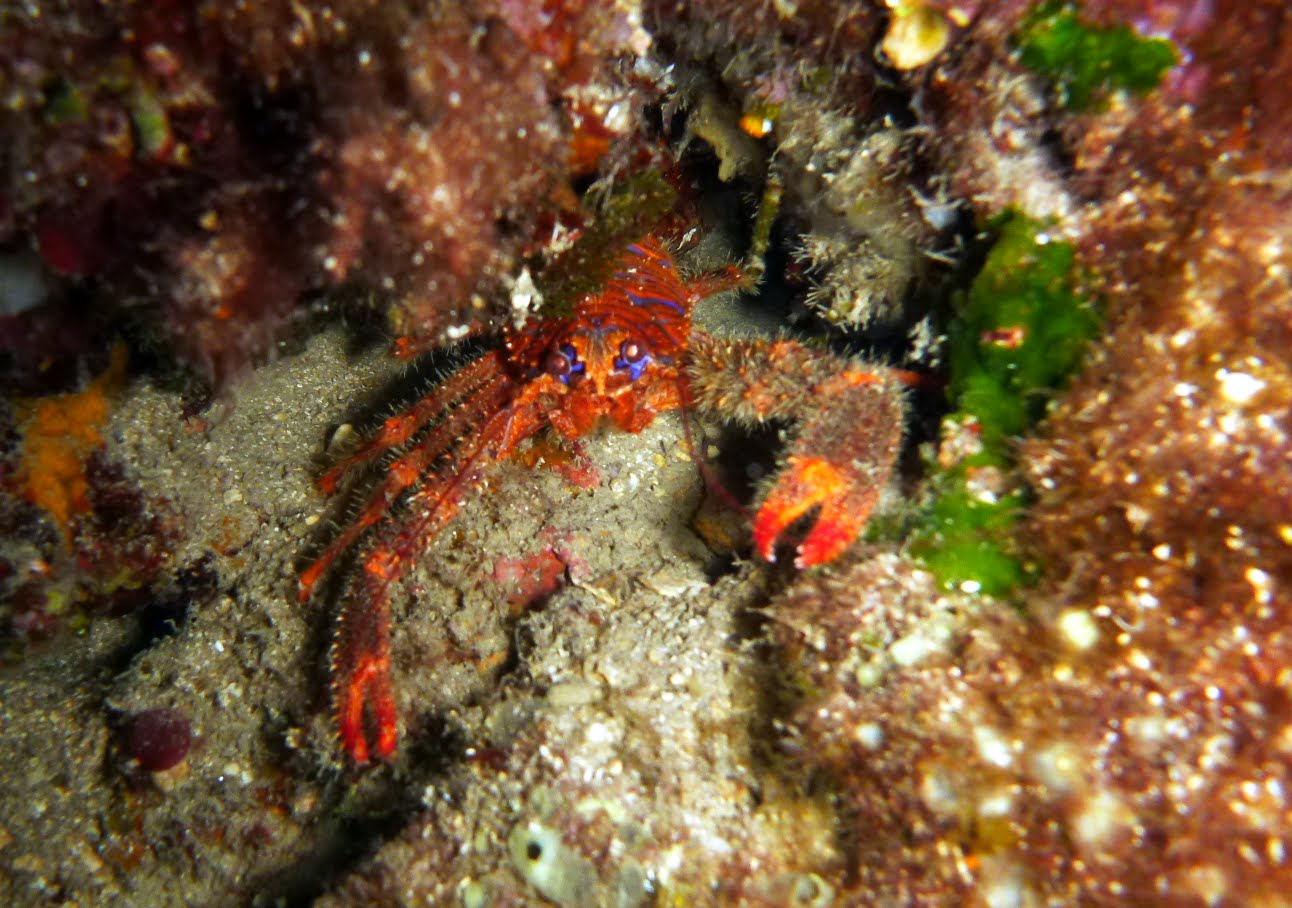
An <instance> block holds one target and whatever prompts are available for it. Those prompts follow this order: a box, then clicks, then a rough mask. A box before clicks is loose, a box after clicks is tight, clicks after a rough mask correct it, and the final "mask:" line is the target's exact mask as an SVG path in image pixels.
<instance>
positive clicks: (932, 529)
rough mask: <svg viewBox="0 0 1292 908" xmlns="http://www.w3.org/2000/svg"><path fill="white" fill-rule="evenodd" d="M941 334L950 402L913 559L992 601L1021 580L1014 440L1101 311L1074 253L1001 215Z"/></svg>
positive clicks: (1039, 411) (1076, 358)
mask: <svg viewBox="0 0 1292 908" xmlns="http://www.w3.org/2000/svg"><path fill="white" fill-rule="evenodd" d="M992 226H993V227H994V229H995V231H996V234H997V238H996V242H995V245H994V246H993V247H992V249H991V252H990V253H989V254H988V256H987V260H986V262H985V263H984V265H983V269H982V271H981V272H980V273H979V275H978V277H977V278H976V279H975V280H974V282H973V285H972V286H971V287H970V288H969V290H968V291H967V292H966V293H964V294H962V295H960V296H959V297H958V298H957V299H956V300H954V302H953V309H954V312H953V317H952V320H951V323H950V325H949V326H948V330H947V333H948V348H949V349H948V365H949V371H950V376H949V387H948V396H949V398H950V402H951V405H952V408H953V409H952V412H951V413H950V414H948V415H947V416H946V417H945V418H944V420H943V426H942V442H941V446H940V448H939V450H938V452H937V456H936V459H935V462H934V463H933V464H932V471H931V474H932V475H931V482H930V489H931V491H930V496H929V502H928V504H927V505H926V507H925V509H924V511H923V513H922V514H921V516H920V518H919V519H918V524H917V529H916V532H915V535H914V538H913V539H912V551H913V552H914V553H915V554H916V555H918V556H919V557H920V558H921V559H922V560H923V561H924V562H925V563H926V564H927V565H928V567H929V568H930V569H931V570H932V571H933V572H934V573H935V575H936V576H937V577H938V579H939V581H940V582H942V583H943V584H944V585H945V586H947V587H955V588H958V589H963V590H966V591H971V592H982V593H987V594H991V595H1002V594H1005V593H1008V592H1009V591H1010V590H1011V589H1013V588H1014V587H1015V586H1017V585H1018V584H1019V583H1021V582H1024V581H1025V580H1027V579H1028V577H1029V575H1030V573H1031V569H1030V568H1029V567H1028V566H1027V565H1025V563H1024V561H1023V558H1022V556H1021V551H1020V547H1019V545H1018V543H1017V540H1016V539H1015V529H1016V527H1017V524H1018V521H1019V519H1020V517H1021V516H1022V513H1023V509H1024V507H1025V506H1026V503H1027V491H1026V489H1025V488H1024V487H1023V486H1022V483H1021V480H1020V478H1019V477H1018V475H1017V471H1016V470H1015V469H1014V467H1015V462H1014V443H1015V439H1016V438H1017V436H1019V435H1020V434H1022V433H1024V432H1026V431H1027V430H1028V429H1029V428H1030V427H1031V426H1032V425H1034V424H1035V423H1036V421H1037V420H1039V419H1040V418H1041V417H1042V416H1043V415H1044V413H1045V407H1046V402H1047V401H1048V400H1049V399H1050V397H1051V392H1052V391H1053V390H1054V389H1056V388H1059V387H1061V386H1062V385H1063V384H1064V382H1065V381H1066V380H1067V378H1068V377H1069V376H1070V375H1071V374H1072V373H1073V372H1075V371H1076V369H1077V368H1078V367H1079V366H1080V364H1081V360H1082V357H1083V354H1084V351H1085V349H1086V347H1087V345H1088V344H1089V342H1090V341H1091V340H1092V339H1093V338H1094V337H1096V336H1097V334H1098V331H1099V326H1100V317H1099V312H1098V310H1097V308H1096V306H1095V305H1094V303H1093V302H1092V300H1091V299H1090V297H1089V295H1088V294H1087V293H1086V292H1085V291H1084V288H1083V281H1082V277H1081V274H1080V271H1079V269H1078V268H1077V267H1076V263H1075V254H1074V250H1073V248H1072V246H1071V245H1070V244H1068V243H1064V242H1060V241H1058V240H1057V239H1056V238H1055V237H1054V236H1052V235H1051V234H1050V233H1049V231H1048V229H1047V227H1046V226H1045V225H1043V224H1040V223H1037V222H1035V221H1031V220H1029V219H1027V218H1025V217H1022V216H1020V215H1017V214H1012V213H1011V214H1006V215H1005V216H1003V217H1002V218H1000V219H998V220H997V221H996V222H995V223H994V224H993V225H992Z"/></svg>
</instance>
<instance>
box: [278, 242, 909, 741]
mask: <svg viewBox="0 0 1292 908" xmlns="http://www.w3.org/2000/svg"><path fill="white" fill-rule="evenodd" d="M742 283H744V277H743V276H742V275H741V274H740V272H739V271H737V270H736V269H734V268H733V269H727V270H725V271H720V272H716V273H713V274H709V275H702V276H700V277H698V278H695V279H691V280H684V279H683V278H681V277H680V276H679V275H678V273H677V271H676V270H675V268H674V265H673V261H672V259H671V258H670V256H669V254H668V252H667V251H666V250H665V248H664V247H663V246H662V245H661V244H660V243H659V242H658V241H656V240H654V239H651V238H647V239H643V240H641V241H639V242H637V243H633V244H632V245H629V246H628V247H627V248H626V249H624V250H623V252H622V254H621V255H620V257H619V259H618V262H617V268H616V271H615V273H614V276H613V278H612V279H611V280H610V281H609V282H608V283H607V285H606V286H605V288H604V289H602V290H601V291H599V292H596V293H589V294H586V295H585V296H583V297H582V298H581V299H579V300H578V301H577V303H576V304H575V306H574V308H573V311H572V313H571V314H569V315H568V316H564V317H559V318H558V317H551V318H544V319H539V320H537V321H535V322H531V323H530V324H527V325H525V326H524V327H522V328H520V329H516V330H509V331H507V332H506V334H505V335H504V338H503V344H502V345H501V347H500V348H499V349H494V350H491V351H490V352H487V353H485V354H484V355H482V356H481V357H480V358H478V359H476V360H474V361H473V362H471V363H470V364H469V365H466V366H463V367H462V368H461V369H459V370H458V371H457V372H455V373H454V374H453V375H451V376H450V377H449V378H448V379H447V380H446V381H445V382H443V383H442V384H440V385H439V386H438V387H436V388H434V389H433V390H432V391H430V393H428V394H427V395H426V396H425V397H423V398H421V399H420V400H418V401H417V402H416V403H414V404H413V405H412V406H411V407H409V408H408V409H407V410H406V411H405V412H403V413H400V414H398V415H396V416H392V417H391V418H389V419H387V420H386V422H385V423H384V424H383V425H382V427H381V428H380V430H378V431H377V432H376V434H375V435H374V436H373V437H372V438H370V439H369V440H368V441H367V443H366V444H365V445H364V447H363V448H362V449H361V450H359V451H358V452H357V453H356V454H354V455H353V456H352V457H350V458H349V459H347V460H345V461H344V462H342V463H340V464H338V465H337V466H336V467H334V468H333V469H331V470H329V471H328V472H327V473H326V474H324V476H323V477H322V479H321V480H320V486H321V487H322V488H323V490H324V491H325V492H328V493H331V492H332V491H334V490H335V488H336V486H337V484H338V482H339V480H340V479H341V478H342V477H343V476H344V475H345V474H347V473H349V472H350V471H351V470H352V469H353V468H355V467H356V466H359V465H361V464H364V463H367V462H369V461H371V460H372V459H373V458H375V457H376V456H378V455H380V454H382V453H383V452H386V451H390V450H392V449H394V450H399V449H403V450H402V453H399V454H398V456H396V457H395V459H394V460H393V461H392V462H391V463H390V465H389V467H388V468H387V472H386V475H385V479H384V481H382V482H381V484H380V485H379V486H378V488H377V489H376V490H375V491H374V492H373V494H372V497H371V498H369V499H368V501H367V503H366V504H365V505H364V507H363V508H362V510H361V511H360V512H359V515H358V517H357V518H356V519H355V520H354V522H353V523H351V524H350V525H349V526H348V527H346V528H345V529H344V530H343V531H342V532H341V533H340V535H338V536H337V537H336V539H335V540H333V541H332V543H331V544H330V545H329V546H328V547H327V549H326V550H325V551H324V552H323V553H322V554H321V555H320V556H319V557H318V559H317V560H315V561H314V562H313V563H312V564H310V565H309V567H307V568H306V569H305V571H304V572H303V573H302V574H301V577H300V586H299V593H300V598H301V600H302V601H305V600H308V599H309V597H310V594H311V593H312V591H313V590H314V587H315V586H316V585H317V583H318V581H319V579H320V578H321V577H322V576H323V574H324V573H325V572H326V571H327V570H328V568H329V566H330V565H331V564H332V562H333V561H335V560H336V558H337V556H339V555H340V554H341V553H342V552H344V551H345V550H346V549H348V548H349V547H350V546H351V545H352V544H353V543H354V542H355V541H356V540H358V539H359V538H360V537H361V536H363V535H364V534H365V533H366V532H367V531H368V529H369V528H370V527H373V526H376V525H378V524H382V528H381V529H379V530H378V531H377V532H376V533H375V536H376V539H375V542H374V543H373V545H372V546H371V549H370V550H369V551H368V552H367V554H366V556H365V557H364V558H363V562H362V565H361V568H360V569H358V570H356V571H354V572H353V574H352V576H351V577H350V578H348V586H347V590H346V604H345V606H344V607H343V610H342V612H341V617H340V619H339V622H338V625H337V628H336V636H335V639H334V642H333V646H332V684H333V695H334V698H335V699H334V702H335V708H336V718H337V724H338V726H339V729H340V734H341V741H342V743H343V745H344V746H345V749H346V751H347V752H348V753H349V754H350V756H351V758H352V759H353V760H354V762H355V763H358V764H363V763H367V762H368V760H369V757H370V753H371V749H372V747H373V746H374V745H375V749H376V753H377V755H378V756H380V757H382V758H389V757H390V756H391V755H392V754H393V753H394V752H395V747H396V743H397V741H398V734H399V732H398V726H399V722H398V716H397V713H396V709H395V700H394V696H393V694H392V691H391V685H390V646H389V640H388V636H389V610H388V600H389V597H390V588H391V585H392V584H393V583H395V582H396V581H397V580H398V579H399V578H400V577H402V576H403V575H404V573H406V572H407V571H408V569H409V568H410V567H411V566H412V563H413V561H414V559H415V558H416V556H417V555H418V553H420V552H421V551H422V550H423V549H424V548H426V547H427V545H429V543H430V542H431V541H432V540H433V539H434V538H435V536H436V535H437V534H438V533H439V532H440V531H441V530H442V529H443V528H444V527H445V525H446V524H447V523H448V522H449V521H450V520H451V519H452V517H453V515H454V513H455V512H456V511H457V509H458V505H459V504H460V502H461V500H462V498H463V497H464V495H465V492H466V490H468V489H471V488H472V487H474V486H476V485H477V484H478V482H479V480H480V478H481V477H482V474H483V472H484V471H485V470H487V469H488V467H489V465H490V464H492V463H494V462H497V461H500V460H502V459H504V458H506V457H507V456H508V455H510V454H511V453H512V452H513V451H515V450H516V447H517V445H519V444H520V443H521V442H522V441H524V440H525V439H527V438H529V437H531V436H532V435H534V434H535V433H537V432H538V431H539V430H540V429H543V428H544V427H546V426H551V427H552V428H554V429H555V430H556V431H557V432H559V433H561V435H564V436H565V437H566V438H569V439H575V438H578V437H580V436H582V435H586V434H587V433H588V432H589V431H591V430H592V429H593V428H594V427H595V426H596V425H597V424H598V423H599V422H600V421H601V420H602V419H603V418H605V419H608V420H609V421H610V422H611V423H613V424H614V425H615V426H616V427H618V428H620V429H623V430H624V431H627V432H640V431H641V430H642V429H644V428H646V426H648V425H650V423H651V422H652V421H653V420H654V419H655V416H656V415H657V414H659V413H663V412H665V411H668V410H674V409H677V408H679V407H698V408H699V409H701V410H704V411H708V412H712V413H715V414H718V415H721V416H728V417H734V418H735V419H738V420H742V421H744V422H747V423H761V422H763V421H765V420H787V421H788V420H798V421H800V422H801V425H800V428H799V432H798V437H797V439H796V440H795V442H794V445H793V448H792V450H791V452H790V454H789V456H788V458H787V462H786V464H785V467H784V469H783V470H782V471H781V472H780V473H779V474H778V475H777V476H776V478H775V481H774V483H773V484H772V486H771V488H770V489H769V490H768V492H767V494H766V496H765V497H764V498H763V500H762V503H761V505H760V507H759V509H758V513H757V515H756V517H755V519H754V527H753V541H754V549H755V550H756V551H757V553H758V554H759V555H760V556H762V557H763V558H764V559H766V560H767V561H774V560H775V556H776V546H777V543H778V541H780V539H781V535H782V534H783V533H784V532H785V530H786V529H788V528H789V527H790V525H791V524H793V523H794V522H795V521H797V520H798V519H799V518H800V517H803V516H805V515H806V514H807V513H808V512H809V511H810V510H812V509H813V508H819V511H818V514H817V517H816V521H815V523H814V524H813V525H812V528H811V530H810V531H809V532H807V534H806V535H805V536H804V537H803V539H802V540H801V542H800V544H799V546H798V549H797V557H796V558H795V561H794V563H795V565H796V566H797V567H799V568H805V567H808V566H809V565H814V564H820V563H822V562H826V561H830V560H831V559H833V558H835V557H836V556H837V555H838V554H839V553H840V552H842V551H843V550H844V549H845V548H846V547H847V546H848V544H849V543H851V542H852V541H853V540H854V539H855V538H856V537H857V534H858V533H860V532H861V530H862V528H863V527H864V526H865V524H866V521H867V519H868V517H869V515H870V511H871V509H872V508H873V506H874V504H875V500H876V498H877V496H878V493H879V490H880V489H881V488H882V487H883V485H884V483H885V481H886V480H887V478H888V475H889V473H890V471H891V470H892V466H893V462H894V460H895V459H896V457H897V452H898V448H899V446H900V444H901V437H902V422H903V418H902V417H903V414H902V398H901V393H900V390H899V388H898V382H899V381H900V378H899V373H897V372H895V371H893V370H885V369H878V370H877V369H876V368H875V367H873V366H867V365H863V364H860V363H857V362H853V361H851V360H848V359H845V358H842V357H839V356H835V355H833V354H831V353H828V352H825V351H821V350H812V349H809V348H807V347H805V346H803V345H802V344H800V343H797V342H795V341H791V340H723V339H718V338H715V337H713V336H711V335H709V334H707V333H706V332H704V331H701V330H698V329H694V328H693V327H692V325H691V309H692V307H693V306H694V305H695V303H696V302H697V301H699V300H701V299H703V298H705V297H706V296H710V295H713V294H715V293H718V292H721V291H723V290H727V289H731V288H734V287H737V286H740V285H741V284H742ZM414 486H416V488H415V489H414V491H413V492H412V493H411V494H410V495H408V496H407V497H408V505H407V509H406V511H405V512H404V515H403V516H402V517H400V518H398V519H393V518H392V519H390V520H387V514H388V512H389V510H390V507H391V506H392V504H394V503H395V501H396V500H397V499H399V498H401V497H403V496H404V493H405V492H406V491H407V490H408V489H409V488H410V487H414ZM367 710H370V711H371V720H372V724H373V730H374V731H375V733H376V734H375V741H373V742H370V741H369V738H368V734H367V731H368V729H367V727H366V725H365V714H366V711H367Z"/></svg>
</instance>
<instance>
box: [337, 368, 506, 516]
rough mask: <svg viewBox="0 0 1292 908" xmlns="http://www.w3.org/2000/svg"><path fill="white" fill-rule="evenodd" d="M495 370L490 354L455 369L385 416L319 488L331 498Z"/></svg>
mask: <svg viewBox="0 0 1292 908" xmlns="http://www.w3.org/2000/svg"><path fill="white" fill-rule="evenodd" d="M498 371H499V354H498V353H497V352H496V351H490V352H488V353H486V354H485V355H484V356H481V357H480V358H479V359H476V360H474V361H473V362H470V363H468V364H467V365H465V366H463V367H462V368H461V369H458V370H457V371H456V372H454V373H453V374H452V375H450V376H449V377H448V378H447V379H445V380H444V381H443V382H442V383H440V384H439V385H436V386H435V387H434V388H433V389H431V391H430V393H428V394H426V395H425V396H423V397H421V398H420V399H418V401H417V402H416V403H415V404H413V406H412V407H410V408H409V409H407V410H405V411H403V412H401V413H397V414H395V415H394V416H391V417H389V418H388V419H387V420H386V421H385V422H383V423H382V424H381V428H380V429H378V430H377V431H376V432H374V433H373V434H372V436H371V437H369V438H368V439H367V440H366V441H365V442H364V444H363V447H361V448H360V449H359V450H358V451H356V452H354V453H353V454H351V455H350V456H349V457H347V458H345V460H343V461H341V462H340V463H338V464H336V465H335V466H333V467H332V468H331V469H329V470H328V471H327V472H326V473H324V474H323V475H322V476H321V477H319V481H318V484H319V488H320V489H322V490H323V491H324V492H325V493H327V494H329V495H331V494H332V493H333V492H335V491H336V487H337V485H338V484H339V483H340V481H341V479H342V477H344V476H346V475H347V474H349V473H351V472H353V471H354V470H355V468H357V467H359V466H361V465H363V464H365V463H367V462H369V461H371V460H372V459H373V458H374V457H377V456H379V455H381V454H382V453H383V452H385V451H390V450H394V449H396V448H401V447H403V446H404V445H406V444H408V443H409V442H410V441H411V440H412V439H413V437H414V436H415V435H417V433H418V432H420V431H421V430H422V429H424V428H425V427H426V425H427V424H428V423H430V422H431V421H432V420H433V419H435V418H436V417H437V416H439V415H440V414H441V413H444V412H447V411H448V410H450V409H452V408H453V407H454V406H455V405H456V404H459V403H460V402H462V401H463V400H466V399H468V398H470V397H471V395H472V394H475V393H476V392H477V391H478V390H479V389H480V388H481V387H482V386H483V385H485V384H486V383H487V382H488V381H489V379H490V378H491V377H492V376H494V375H497V374H498Z"/></svg>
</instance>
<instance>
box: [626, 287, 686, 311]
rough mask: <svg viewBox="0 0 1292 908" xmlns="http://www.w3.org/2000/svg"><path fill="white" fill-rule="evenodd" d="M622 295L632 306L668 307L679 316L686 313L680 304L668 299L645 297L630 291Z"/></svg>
mask: <svg viewBox="0 0 1292 908" xmlns="http://www.w3.org/2000/svg"><path fill="white" fill-rule="evenodd" d="M624 295H625V296H627V297H628V299H630V300H631V301H632V304H633V305H634V306H651V305H655V304H659V305H661V306H668V307H669V308H670V309H672V310H673V311H674V312H677V313H680V314H685V313H686V310H685V309H683V308H682V304H681V303H679V302H678V301H677V300H673V299H669V298H668V297H666V296H646V295H645V294H641V293H633V292H632V291H631V290H627V291H625V292H624Z"/></svg>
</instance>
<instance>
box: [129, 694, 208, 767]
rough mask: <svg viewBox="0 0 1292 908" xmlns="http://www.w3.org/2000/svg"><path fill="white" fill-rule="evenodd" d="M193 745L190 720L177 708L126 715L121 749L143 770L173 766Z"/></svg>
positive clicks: (147, 710)
mask: <svg viewBox="0 0 1292 908" xmlns="http://www.w3.org/2000/svg"><path fill="white" fill-rule="evenodd" d="M192 745H193V724H192V723H191V722H190V721H189V719H188V717H187V716H185V715H184V714H183V713H181V712H180V711H179V710H175V709H168V708H164V707H159V708H156V709H146V710H144V711H142V712H138V713H135V714H133V715H131V716H127V717H126V721H125V731H124V732H123V733H122V736H121V749H122V751H123V752H124V753H125V755H126V756H127V757H129V758H130V759H131V760H132V761H134V763H136V764H137V765H138V766H139V768H140V769H142V770H144V771H146V772H164V771H166V770H168V769H173V768H174V767H175V766H178V765H179V763H180V762H181V761H182V760H183V759H184V758H185V757H186V756H188V751H189V748H190V747H191V746H192Z"/></svg>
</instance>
